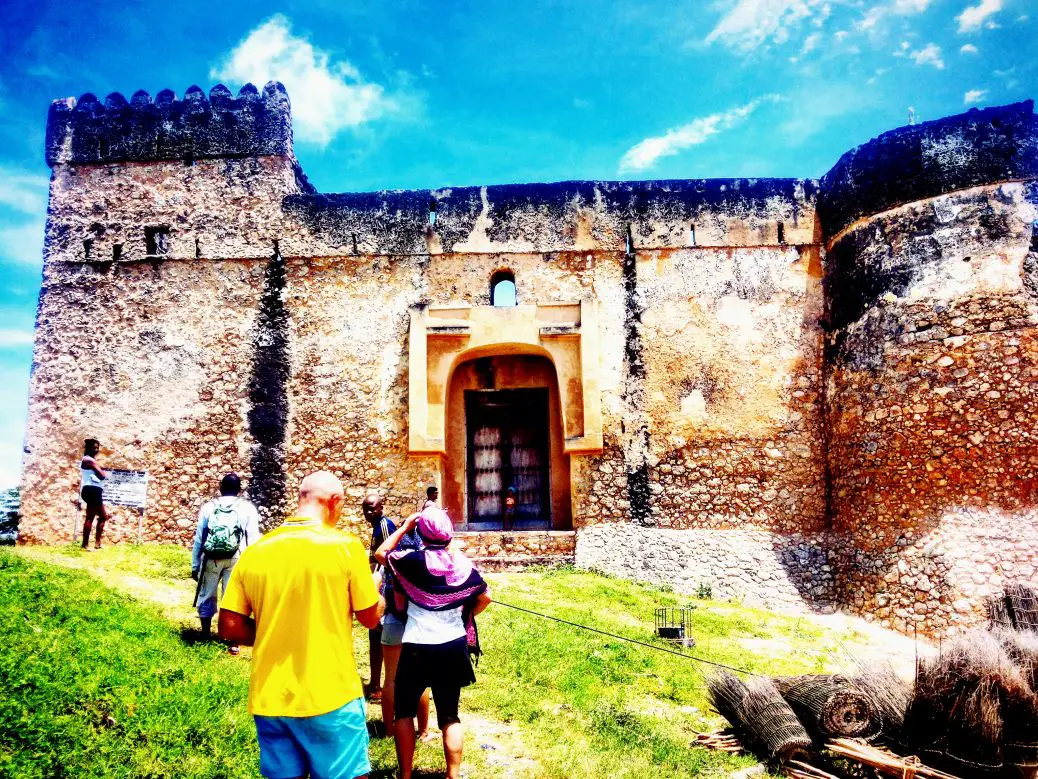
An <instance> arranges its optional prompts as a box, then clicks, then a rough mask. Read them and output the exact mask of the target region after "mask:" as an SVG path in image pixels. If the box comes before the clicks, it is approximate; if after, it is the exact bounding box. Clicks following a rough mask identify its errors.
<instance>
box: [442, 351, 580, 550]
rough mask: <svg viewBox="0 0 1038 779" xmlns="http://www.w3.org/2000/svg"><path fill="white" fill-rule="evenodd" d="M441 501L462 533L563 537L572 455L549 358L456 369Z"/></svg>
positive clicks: (497, 360)
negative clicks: (536, 532) (566, 443)
mask: <svg viewBox="0 0 1038 779" xmlns="http://www.w3.org/2000/svg"><path fill="white" fill-rule="evenodd" d="M446 412H447V419H446V423H447V424H446V428H447V430H446V433H447V441H446V444H447V446H446V449H447V452H446V459H445V463H444V465H445V467H444V487H445V489H444V491H443V492H444V495H445V499H446V506H445V508H447V510H448V511H449V512H450V514H451V516H452V517H453V518H454V519H455V522H456V523H457V524H459V525H461V524H463V526H464V527H465V529H467V530H567V529H569V528H570V527H571V526H572V511H571V506H570V491H569V486H570V474H569V456H568V455H567V454H566V453H565V451H564V441H563V434H562V414H561V406H560V401H559V384H558V377H557V375H556V371H555V366H554V365H553V363H552V362H551V360H549V359H548V358H546V357H542V356H534V355H500V356H491V357H480V358H477V359H473V360H469V361H467V362H463V363H461V364H460V365H458V366H457V367H456V368H455V370H454V371H453V373H452V375H451V379H450V386H449V390H448V395H447V409H446Z"/></svg>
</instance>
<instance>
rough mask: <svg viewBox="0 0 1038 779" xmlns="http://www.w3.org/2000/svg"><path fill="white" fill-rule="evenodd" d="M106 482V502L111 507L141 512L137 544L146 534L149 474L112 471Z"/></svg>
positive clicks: (138, 518) (108, 472) (145, 472)
mask: <svg viewBox="0 0 1038 779" xmlns="http://www.w3.org/2000/svg"><path fill="white" fill-rule="evenodd" d="M107 474H108V478H107V479H105V480H104V501H105V503H107V504H109V505H111V506H126V507H127V508H135V509H138V510H140V514H139V515H138V517H137V543H138V544H140V543H141V536H142V534H143V532H144V510H145V506H146V505H147V502H148V472H147V471H121V470H116V469H114V468H113V469H110V470H109V471H107Z"/></svg>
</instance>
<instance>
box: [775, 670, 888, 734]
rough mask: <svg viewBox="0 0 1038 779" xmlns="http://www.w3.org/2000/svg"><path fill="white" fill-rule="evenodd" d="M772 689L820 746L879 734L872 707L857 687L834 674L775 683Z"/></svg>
mask: <svg viewBox="0 0 1038 779" xmlns="http://www.w3.org/2000/svg"><path fill="white" fill-rule="evenodd" d="M775 687H776V688H778V691H779V693H780V694H781V695H782V697H783V698H785V700H786V703H788V704H789V706H790V708H791V709H793V712H794V713H795V714H796V715H797V717H799V718H800V722H801V723H803V725H804V727H805V728H806V729H807V732H808V733H810V734H811V736H812V737H814V739H815V740H816V741H817V742H819V743H821V742H823V741H825V740H827V739H830V738H841V737H843V738H858V737H869V736H874V735H876V733H878V732H879V728H880V717H879V713H878V711H877V708H876V706H875V704H874V703H873V702H872V699H871V698H870V697H869V695H868V693H866V692H865V690H863V689H862V688H861V687H860V686H859V685H858V684H856V683H855V682H854V681H853V680H851V679H848V678H847V677H846V676H840V675H838V674H805V675H803V676H786V677H780V678H778V679H775Z"/></svg>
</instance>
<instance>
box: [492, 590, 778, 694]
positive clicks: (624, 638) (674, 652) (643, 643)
mask: <svg viewBox="0 0 1038 779" xmlns="http://www.w3.org/2000/svg"><path fill="white" fill-rule="evenodd" d="M494 605H495V606H505V607H506V608H509V609H515V610H516V611H522V612H525V613H527V614H532V615H533V616H535V617H541V618H543V619H550V620H554V621H555V622H561V623H562V624H563V625H569V626H570V627H575V628H580V629H581V630H588V631H590V632H592V633H598V634H599V635H603V636H608V637H609V638H615V639H617V640H618V641H627V642H629V643H631V644H637V645H638V646H644V647H648V648H649V649H655V650H656V651H657V652H666V653H667V654H669V655H677V656H678V657H683V658H685V659H686V660H692V661H694V662H696V663H703V664H705V665H712V666H714V667H716V668H723V669H725V670H726V671H734V672H735V673H740V674H746V675H748V676H760V675H761V674H758V673H755V672H754V671H747V670H746V669H745V668H736V667H735V666H732V665H725V664H724V663H717V662H714V661H713V660H707V659H705V658H702V657H696V656H695V655H690V654H688V653H687V652H679V651H677V650H676V649H668V648H667V647H665V646H657V645H656V644H650V643H648V642H646V641H639V640H638V639H636V638H628V637H627V636H618V635H617V634H616V633H608V632H606V631H605V630H599V629H598V628H593V627H589V626H588V625H581V624H580V623H579V622H570V621H569V620H567V619H562V618H561V617H553V616H552V615H551V614H541V613H540V612H539V611H533V610H532V609H525V608H523V607H522V606H513V605H512V604H511V603H505V602H504V601H500V600H497V599H496V598H495V599H494Z"/></svg>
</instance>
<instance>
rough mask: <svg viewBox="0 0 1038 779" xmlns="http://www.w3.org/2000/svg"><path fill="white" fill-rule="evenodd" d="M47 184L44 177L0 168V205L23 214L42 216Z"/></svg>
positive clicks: (45, 202)
mask: <svg viewBox="0 0 1038 779" xmlns="http://www.w3.org/2000/svg"><path fill="white" fill-rule="evenodd" d="M49 183H50V179H48V178H47V177H46V176H41V175H39V174H36V173H27V172H25V171H22V170H13V169H11V168H4V167H0V205H4V206H9V207H10V208H13V209H14V210H15V211H20V212H21V213H23V214H37V215H39V214H43V213H44V212H45V211H46V209H47V188H48V185H49Z"/></svg>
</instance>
